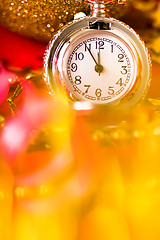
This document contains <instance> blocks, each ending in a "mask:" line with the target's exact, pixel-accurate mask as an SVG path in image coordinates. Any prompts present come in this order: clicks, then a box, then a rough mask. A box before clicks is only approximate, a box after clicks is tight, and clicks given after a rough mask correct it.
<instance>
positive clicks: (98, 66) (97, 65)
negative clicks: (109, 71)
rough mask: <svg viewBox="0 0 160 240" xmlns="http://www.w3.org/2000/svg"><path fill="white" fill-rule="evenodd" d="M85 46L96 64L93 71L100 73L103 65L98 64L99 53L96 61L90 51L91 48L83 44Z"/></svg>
mask: <svg viewBox="0 0 160 240" xmlns="http://www.w3.org/2000/svg"><path fill="white" fill-rule="evenodd" d="M85 47H86V48H87V50H88V52H89V53H90V55H91V57H92V59H93V60H94V62H95V64H96V66H95V71H96V72H98V73H99V75H100V73H101V72H102V71H103V66H102V65H101V64H99V61H100V60H99V59H100V53H99V56H98V62H97V61H96V59H95V58H94V56H93V54H92V53H91V50H90V49H89V48H88V47H87V44H85Z"/></svg>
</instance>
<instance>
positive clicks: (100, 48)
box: [61, 30, 137, 104]
mask: <svg viewBox="0 0 160 240" xmlns="http://www.w3.org/2000/svg"><path fill="white" fill-rule="evenodd" d="M61 61H62V69H63V70H62V71H63V75H64V84H65V86H66V88H67V89H68V91H69V92H70V93H71V94H72V95H73V96H74V97H75V98H77V99H78V100H87V101H88V100H89V101H91V102H93V103H97V104H105V103H112V102H114V101H118V100H120V99H122V98H123V97H124V96H126V95H127V94H128V93H129V91H130V90H131V89H132V87H133V86H134V84H135V82H136V76H137V58H136V51H135V49H134V47H133V45H132V44H129V43H127V42H126V41H125V39H122V38H120V37H118V36H117V35H116V34H114V33H113V32H111V31H105V30H101V31H97V30H86V31H84V32H83V34H81V35H77V37H76V38H74V39H73V40H72V39H70V41H69V42H68V46H67V47H66V49H65V52H64V55H63V57H62V58H61Z"/></svg>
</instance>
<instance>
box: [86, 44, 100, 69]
mask: <svg viewBox="0 0 160 240" xmlns="http://www.w3.org/2000/svg"><path fill="white" fill-rule="evenodd" d="M85 47H86V48H87V50H88V52H89V53H90V55H91V57H92V58H93V60H94V62H95V64H96V65H98V62H97V61H96V59H95V58H94V56H93V54H92V53H91V50H90V49H89V48H88V47H87V44H85Z"/></svg>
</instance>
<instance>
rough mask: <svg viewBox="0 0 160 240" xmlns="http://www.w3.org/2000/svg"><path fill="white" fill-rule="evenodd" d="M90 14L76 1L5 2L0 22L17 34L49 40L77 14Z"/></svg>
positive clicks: (35, 0)
mask: <svg viewBox="0 0 160 240" xmlns="http://www.w3.org/2000/svg"><path fill="white" fill-rule="evenodd" d="M80 11H83V12H85V13H86V14H87V13H89V7H88V5H86V4H84V3H83V2H82V1H75V0H3V1H0V22H1V23H2V24H3V25H5V26H7V27H8V28H10V29H11V30H13V31H15V32H19V33H22V34H25V35H27V36H31V37H35V38H38V39H42V40H47V41H48V40H49V39H50V38H51V36H52V35H53V34H54V32H56V31H57V30H58V29H59V28H61V27H63V25H64V24H65V23H67V22H69V21H71V20H72V19H73V18H74V15H75V14H76V13H77V12H80Z"/></svg>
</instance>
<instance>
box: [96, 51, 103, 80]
mask: <svg viewBox="0 0 160 240" xmlns="http://www.w3.org/2000/svg"><path fill="white" fill-rule="evenodd" d="M100 61H101V60H100V49H99V52H98V64H96V66H95V71H96V72H98V73H99V76H100V74H101V72H103V66H102V65H101V62H100Z"/></svg>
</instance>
